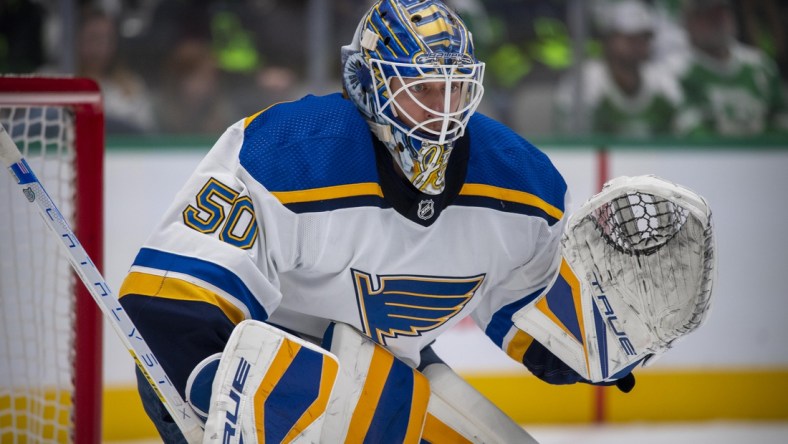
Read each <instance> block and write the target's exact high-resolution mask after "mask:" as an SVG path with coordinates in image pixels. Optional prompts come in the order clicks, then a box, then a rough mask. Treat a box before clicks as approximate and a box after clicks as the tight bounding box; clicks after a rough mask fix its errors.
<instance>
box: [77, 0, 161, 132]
mask: <svg viewBox="0 0 788 444" xmlns="http://www.w3.org/2000/svg"><path fill="white" fill-rule="evenodd" d="M77 75H78V76H82V77H90V78H92V79H94V80H96V81H97V82H98V83H99V85H100V86H101V93H102V96H103V100H104V115H105V121H106V124H107V132H108V133H110V134H112V133H142V132H150V131H153V130H154V129H155V128H156V125H155V120H154V115H153V104H152V99H151V97H150V95H149V91H148V88H147V86H146V84H145V83H144V81H143V80H142V78H141V77H140V76H139V75H137V74H136V73H135V72H133V71H131V70H130V69H129V68H128V67H126V66H125V65H124V64H123V63H122V61H121V60H120V58H119V57H118V31H117V25H116V22H115V20H114V19H113V18H112V17H111V16H109V15H108V14H107V13H105V12H103V11H101V10H97V9H86V10H85V11H84V12H83V14H82V16H81V22H80V27H79V34H78V37H77Z"/></svg>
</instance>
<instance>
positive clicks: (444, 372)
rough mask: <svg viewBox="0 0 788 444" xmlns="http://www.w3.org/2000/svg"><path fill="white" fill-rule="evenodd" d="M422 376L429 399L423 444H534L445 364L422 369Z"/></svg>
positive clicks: (534, 442) (512, 422)
mask: <svg viewBox="0 0 788 444" xmlns="http://www.w3.org/2000/svg"><path fill="white" fill-rule="evenodd" d="M424 375H425V376H426V377H427V379H429V381H430V387H431V389H432V395H431V396H430V404H429V409H428V410H427V420H426V422H425V425H424V433H423V435H422V442H423V443H430V444H437V443H441V444H447V443H451V444H464V443H510V442H511V443H514V442H516V443H520V444H537V442H536V440H535V439H534V438H533V437H531V435H529V434H528V432H526V431H525V430H523V428H522V427H520V426H519V425H518V424H517V423H515V422H514V421H513V420H512V419H511V418H510V417H509V416H508V415H507V414H506V413H504V412H503V411H501V410H500V409H499V408H498V407H496V406H495V404H493V403H492V402H490V400H488V399H487V398H485V397H484V395H482V394H481V393H479V392H478V391H477V390H476V389H474V388H473V387H472V386H471V385H470V384H468V383H467V382H465V380H463V379H462V378H461V377H460V376H458V375H457V374H456V373H454V371H453V370H452V369H451V368H449V366H447V365H446V364H443V363H437V364H431V365H429V366H427V367H426V368H425V369H424Z"/></svg>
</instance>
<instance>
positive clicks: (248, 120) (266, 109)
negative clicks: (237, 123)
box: [244, 100, 292, 128]
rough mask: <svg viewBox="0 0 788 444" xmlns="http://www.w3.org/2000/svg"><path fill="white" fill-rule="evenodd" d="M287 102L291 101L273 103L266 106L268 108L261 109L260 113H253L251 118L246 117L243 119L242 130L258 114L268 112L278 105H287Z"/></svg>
mask: <svg viewBox="0 0 788 444" xmlns="http://www.w3.org/2000/svg"><path fill="white" fill-rule="evenodd" d="M289 102H292V100H284V101H281V102H276V103H274V104H272V105H269V106H268V107H266V108H263V109H262V110H260V111H257V112H256V113H254V114H252V115H251V116H249V117H247V118H245V119H244V128H246V127H247V126H249V124H251V123H252V122H254V119H256V118H257V116H259V115H260V114H262V113H264V112H266V111H268V110H269V109H271V108H272V107H274V106H276V105H279V104H282V103H289Z"/></svg>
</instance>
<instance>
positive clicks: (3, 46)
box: [0, 0, 46, 74]
mask: <svg viewBox="0 0 788 444" xmlns="http://www.w3.org/2000/svg"><path fill="white" fill-rule="evenodd" d="M45 17H46V9H45V8H44V7H43V6H42V5H41V4H39V3H38V2H33V1H30V0H4V1H2V2H0V73H20V74H22V73H31V72H33V71H35V70H36V69H38V68H39V67H40V66H41V65H43V64H44V59H45V58H44V42H43V38H42V37H43V36H42V34H43V28H44V19H45Z"/></svg>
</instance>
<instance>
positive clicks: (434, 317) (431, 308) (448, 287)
mask: <svg viewBox="0 0 788 444" xmlns="http://www.w3.org/2000/svg"><path fill="white" fill-rule="evenodd" d="M351 273H352V276H353V285H354V287H355V289H356V298H357V301H358V310H359V315H360V317H361V326H362V329H363V331H364V334H366V335H367V336H369V337H370V338H372V339H373V340H375V341H377V342H378V343H380V344H383V345H386V340H387V339H390V338H396V337H397V336H421V334H422V333H423V332H427V331H430V330H434V329H436V328H438V327H440V326H441V325H443V324H445V323H446V322H447V321H448V320H449V319H451V318H452V317H454V316H456V315H457V313H459V312H460V311H461V310H462V309H463V308H465V305H466V304H467V303H468V301H470V300H471V298H472V297H473V295H474V294H475V292H476V290H477V289H478V288H479V287H480V286H481V285H482V282H484V278H485V275H484V274H481V275H478V276H471V277H434V276H413V275H390V276H379V277H378V278H377V279H374V278H373V277H372V275H371V274H369V273H365V272H363V271H359V270H352V269H351ZM373 281H374V282H373Z"/></svg>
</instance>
